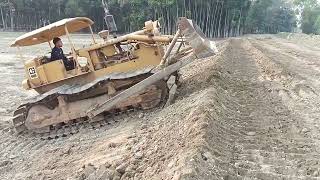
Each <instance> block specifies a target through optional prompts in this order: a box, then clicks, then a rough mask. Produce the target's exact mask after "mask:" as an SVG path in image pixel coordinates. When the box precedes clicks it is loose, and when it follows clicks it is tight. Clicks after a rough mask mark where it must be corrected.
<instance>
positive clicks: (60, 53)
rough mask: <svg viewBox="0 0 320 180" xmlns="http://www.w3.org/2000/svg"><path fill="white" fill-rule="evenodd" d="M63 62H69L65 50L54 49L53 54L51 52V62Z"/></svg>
mask: <svg viewBox="0 0 320 180" xmlns="http://www.w3.org/2000/svg"><path fill="white" fill-rule="evenodd" d="M60 59H61V60H63V61H67V60H68V59H67V57H66V56H65V55H64V54H63V50H62V49H61V48H57V47H55V48H53V49H52V52H51V61H55V60H60Z"/></svg>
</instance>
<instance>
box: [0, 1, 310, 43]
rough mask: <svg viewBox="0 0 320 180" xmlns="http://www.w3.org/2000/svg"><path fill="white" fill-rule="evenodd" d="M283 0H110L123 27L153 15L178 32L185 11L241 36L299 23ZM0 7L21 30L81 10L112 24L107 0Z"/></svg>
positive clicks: (211, 30) (208, 30)
mask: <svg viewBox="0 0 320 180" xmlns="http://www.w3.org/2000/svg"><path fill="white" fill-rule="evenodd" d="M1 1H3V2H10V3H12V4H13V5H12V6H13V7H14V9H15V12H14V13H13V14H10V13H8V12H9V11H10V8H8V7H9V6H8V5H2V6H1ZM278 1H280V0H257V1H256V2H255V1H252V0H107V2H108V5H109V9H110V13H111V14H113V15H114V18H115V21H116V24H117V26H118V30H119V31H120V33H122V32H123V33H124V32H131V31H135V30H138V29H140V28H141V27H142V26H143V24H144V22H145V21H147V20H150V19H151V20H159V21H160V22H161V24H162V29H161V30H162V31H163V32H164V33H174V32H175V30H176V21H177V19H178V17H180V16H185V17H188V18H191V19H193V20H195V21H196V23H197V24H198V25H199V26H200V27H201V28H202V29H203V30H204V33H205V34H206V35H207V36H209V37H226V36H237V35H241V34H242V33H243V32H244V30H245V29H246V30H247V31H246V32H249V33H252V32H259V33H272V32H277V31H291V30H292V27H293V24H295V23H294V21H295V19H294V18H293V12H292V10H291V8H289V7H288V6H284V7H282V6H283V4H281V3H278V4H277V2H278ZM297 1H298V0H297ZM310 1H312V0H310ZM252 2H255V3H253V4H252ZM251 5H252V6H251ZM280 6H281V7H280ZM0 7H2V9H3V10H4V14H5V16H4V18H3V22H4V24H5V25H3V27H10V26H11V25H10V21H9V18H10V17H11V19H13V20H14V26H15V27H14V28H15V30H32V29H36V28H39V27H41V26H43V25H46V24H48V23H52V22H54V21H57V20H60V19H62V18H66V17H75V16H86V17H89V18H91V19H92V20H93V21H95V24H94V30H95V31H100V30H102V29H104V28H106V27H105V24H104V20H103V18H104V10H103V7H102V3H101V0H0ZM9 16H10V17H9ZM0 25H1V24H0ZM12 26H13V25H12ZM246 26H247V27H246ZM0 27H1V26H0Z"/></svg>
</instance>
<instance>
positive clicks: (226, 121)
mask: <svg viewBox="0 0 320 180" xmlns="http://www.w3.org/2000/svg"><path fill="white" fill-rule="evenodd" d="M219 49H220V54H219V55H217V56H215V57H212V58H208V59H204V60H200V61H198V62H195V63H193V64H191V65H189V66H187V67H185V68H183V69H182V70H181V73H182V79H181V87H179V90H178V95H177V99H176V100H175V103H174V104H172V105H171V106H169V107H166V108H163V109H154V110H150V111H146V112H133V113H130V114H124V115H121V116H117V117H114V118H113V120H112V123H111V124H110V125H108V126H104V127H100V128H89V127H87V128H83V129H82V130H81V132H80V133H78V134H75V135H73V136H68V137H64V138H59V139H54V140H39V139H36V138H32V137H29V138H27V137H20V136H17V135H16V134H14V132H13V131H12V127H11V124H10V123H9V121H8V117H9V116H10V110H6V111H4V112H3V114H2V115H3V120H2V119H1V120H2V121H1V126H0V127H1V130H0V134H1V135H0V136H1V138H0V146H1V147H0V155H1V156H0V177H1V179H175V180H178V179H319V178H320V165H319V161H320V160H319V156H320V155H319V148H318V147H319V133H320V132H319V125H320V122H319V121H318V119H319V117H320V112H319V103H320V100H319V97H318V96H319V95H318V94H319V89H320V84H319V80H318V79H319V76H320V64H319V63H318V59H319V57H320V55H319V53H318V52H317V51H316V50H314V49H312V48H309V47H308V46H305V45H303V44H297V43H295V42H294V41H290V40H284V39H280V38H277V37H274V36H268V37H263V36H260V37H256V36H249V37H243V38H234V39H229V40H226V41H222V42H220V43H219ZM1 57H3V56H2V55H1ZM8 67H11V66H10V65H8V64H1V67H0V68H8ZM12 71H15V68H13V69H12ZM12 71H8V72H6V73H8V74H7V76H8V77H10V78H13V79H14V78H17V77H18V75H20V74H21V73H23V71H22V70H19V71H18V70H17V71H15V73H12ZM10 78H8V81H5V80H2V81H3V83H5V82H6V83H7V84H8V86H10V87H12V89H15V91H12V92H11V93H12V94H10V93H8V92H9V90H8V89H10V88H4V90H6V91H4V92H2V96H1V98H2V99H1V100H2V101H1V102H3V103H2V104H3V105H2V106H1V107H5V105H6V104H9V106H10V108H11V106H12V108H14V106H16V104H18V103H19V102H20V101H22V98H23V97H25V96H27V95H28V94H22V93H21V92H20V90H21V89H20V88H19V87H18V86H19V83H18V82H16V81H17V79H14V80H12V81H9V80H10ZM3 94H8V95H7V96H4V95H3ZM13 97H14V98H13ZM11 103H14V104H11ZM6 117H7V118H6Z"/></svg>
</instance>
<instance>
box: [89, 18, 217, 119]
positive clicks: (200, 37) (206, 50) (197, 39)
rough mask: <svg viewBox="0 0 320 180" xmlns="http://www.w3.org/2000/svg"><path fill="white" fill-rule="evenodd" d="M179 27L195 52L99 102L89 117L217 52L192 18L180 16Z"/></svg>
mask: <svg viewBox="0 0 320 180" xmlns="http://www.w3.org/2000/svg"><path fill="white" fill-rule="evenodd" d="M178 28H179V30H180V32H181V35H182V36H184V37H185V39H186V41H187V43H189V45H190V46H191V47H192V49H193V52H192V53H191V54H189V55H188V56H186V57H184V58H182V59H181V60H180V61H178V62H176V63H174V64H172V65H169V66H167V67H165V68H163V69H162V70H159V71H158V72H156V73H155V74H153V75H152V76H150V77H148V78H147V79H145V80H143V81H141V82H139V83H138V84H136V85H134V86H132V87H131V88H129V89H127V90H125V91H123V92H121V93H119V94H118V95H116V96H114V97H112V98H110V99H109V100H107V101H105V102H104V103H101V104H98V105H97V106H95V107H94V108H93V109H91V110H89V111H88V112H87V116H88V117H89V118H94V117H95V116H97V115H99V114H101V113H102V112H104V111H108V110H110V109H112V108H113V107H114V106H116V105H117V104H118V103H121V102H122V101H124V100H126V99H127V98H129V97H131V96H132V95H134V94H137V93H139V92H141V91H143V90H144V89H145V88H147V87H148V86H150V85H152V84H154V83H156V82H158V81H160V80H161V79H164V78H165V77H168V76H169V75H170V74H172V73H174V72H176V71H177V70H179V69H181V68H182V67H184V66H186V65H187V64H190V63H192V62H193V61H195V60H196V59H201V58H206V57H210V56H213V55H215V54H216V53H217V48H216V46H215V43H214V42H213V41H209V40H208V39H206V38H205V36H204V34H203V33H202V32H201V30H200V28H199V27H198V26H197V25H195V24H194V23H193V21H192V20H189V19H187V18H184V17H182V18H179V21H178Z"/></svg>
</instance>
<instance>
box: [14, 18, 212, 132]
mask: <svg viewBox="0 0 320 180" xmlns="http://www.w3.org/2000/svg"><path fill="white" fill-rule="evenodd" d="M93 24H94V22H93V21H92V20H90V19H89V18H85V17H76V18H68V19H63V20H60V21H58V22H55V23H52V24H50V25H48V26H45V27H42V28H40V29H37V30H34V31H32V32H29V33H26V34H24V35H22V36H20V37H18V38H17V39H16V40H15V41H14V42H13V43H12V45H11V46H12V47H23V46H31V45H36V44H41V43H48V44H49V45H50V47H51V48H52V45H51V41H52V39H53V38H54V37H60V36H66V37H67V38H68V40H69V44H71V47H72V48H71V53H70V57H68V58H70V59H72V62H74V67H75V68H74V69H72V70H67V69H66V68H65V66H64V63H63V61H62V60H56V61H50V57H48V56H41V57H37V58H34V59H31V60H27V61H25V72H26V74H25V75H26V79H25V80H24V81H23V82H22V86H23V87H24V88H25V89H26V90H35V91H36V92H37V93H38V95H37V96H35V97H32V98H30V99H28V100H26V102H25V103H24V104H22V105H20V106H19V107H18V108H17V110H16V111H15V112H14V117H13V125H14V127H15V129H16V131H17V133H21V132H32V133H40V134H42V135H48V136H49V137H52V138H54V137H57V136H63V135H67V134H72V133H76V132H77V131H78V128H79V125H81V124H83V123H86V124H87V123H96V122H100V123H101V122H107V121H108V117H109V116H110V115H114V114H119V113H122V112H126V111H130V110H134V109H143V110H145V109H150V108H154V107H158V106H159V105H165V104H168V103H170V101H171V100H172V99H173V96H174V94H175V91H176V89H177V85H176V83H177V81H178V78H179V75H178V70H179V69H180V68H181V67H183V66H185V65H187V64H189V63H191V62H192V61H194V60H196V59H201V58H205V57H208V56H212V55H214V54H216V52H217V50H216V47H215V44H214V42H212V41H209V40H207V39H206V38H205V37H204V35H203V33H201V32H200V29H199V28H198V27H197V26H196V25H195V24H194V23H193V21H192V20H189V19H187V18H184V17H182V18H179V20H178V23H177V29H178V30H177V32H176V34H175V35H173V36H172V35H161V33H160V30H159V27H160V24H159V23H158V22H157V21H155V22H153V21H147V22H145V25H144V27H143V29H142V30H140V31H136V32H133V33H130V34H127V35H123V36H119V37H114V36H110V35H109V33H108V31H102V32H100V33H99V35H100V37H101V38H102V39H100V40H99V41H98V40H97V39H96V37H97V36H95V35H94V34H93V32H92V28H91V26H92V25H93ZM84 28H88V29H89V30H90V31H91V34H92V41H91V42H90V43H88V45H87V46H86V47H83V48H80V49H76V48H75V46H74V44H73V42H72V39H71V38H70V33H74V32H78V31H81V30H82V29H84Z"/></svg>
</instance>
